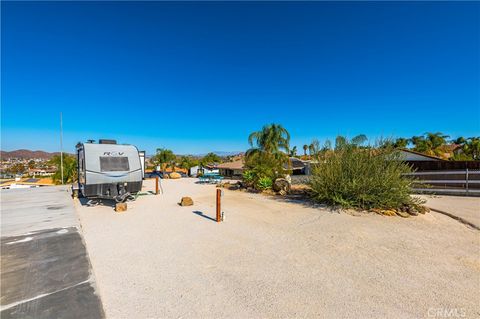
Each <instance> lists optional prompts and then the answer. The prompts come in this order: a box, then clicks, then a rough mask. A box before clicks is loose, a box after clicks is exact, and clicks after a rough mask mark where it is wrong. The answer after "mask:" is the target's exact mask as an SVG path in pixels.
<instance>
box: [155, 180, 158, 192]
mask: <svg viewBox="0 0 480 319" xmlns="http://www.w3.org/2000/svg"><path fill="white" fill-rule="evenodd" d="M155 195H158V176H155Z"/></svg>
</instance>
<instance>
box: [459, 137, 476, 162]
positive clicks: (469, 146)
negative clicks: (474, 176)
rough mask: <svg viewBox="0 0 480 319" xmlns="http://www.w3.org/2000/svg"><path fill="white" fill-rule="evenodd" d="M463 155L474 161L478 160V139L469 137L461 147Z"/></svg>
mask: <svg viewBox="0 0 480 319" xmlns="http://www.w3.org/2000/svg"><path fill="white" fill-rule="evenodd" d="M462 150H463V152H464V153H465V155H468V156H470V157H471V158H472V159H474V160H480V137H469V138H468V139H467V141H466V142H465V144H464V145H463V147H462Z"/></svg>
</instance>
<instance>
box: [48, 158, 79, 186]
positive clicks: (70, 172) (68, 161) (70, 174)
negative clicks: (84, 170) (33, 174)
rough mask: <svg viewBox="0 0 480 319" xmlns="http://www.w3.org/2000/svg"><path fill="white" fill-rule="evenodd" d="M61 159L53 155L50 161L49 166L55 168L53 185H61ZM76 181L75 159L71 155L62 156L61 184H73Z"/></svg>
mask: <svg viewBox="0 0 480 319" xmlns="http://www.w3.org/2000/svg"><path fill="white" fill-rule="evenodd" d="M61 162H62V161H61V157H60V155H55V156H53V157H52V159H50V161H49V163H50V165H53V166H55V167H56V168H57V170H56V172H55V173H54V174H53V175H52V180H53V182H54V183H55V184H62V170H61V166H62V165H61ZM76 180H77V158H76V157H75V156H73V155H69V154H63V183H73V182H75V181H76Z"/></svg>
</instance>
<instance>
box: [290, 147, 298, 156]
mask: <svg viewBox="0 0 480 319" xmlns="http://www.w3.org/2000/svg"><path fill="white" fill-rule="evenodd" d="M290 156H297V147H296V146H294V147H293V148H292V149H291V150H290Z"/></svg>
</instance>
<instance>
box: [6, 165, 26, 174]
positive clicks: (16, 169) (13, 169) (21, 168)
mask: <svg viewBox="0 0 480 319" xmlns="http://www.w3.org/2000/svg"><path fill="white" fill-rule="evenodd" d="M7 171H8V172H9V173H10V174H21V173H24V172H25V171H26V168H25V165H23V164H22V163H15V164H13V165H11V166H10V167H9V168H8V169H7Z"/></svg>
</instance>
